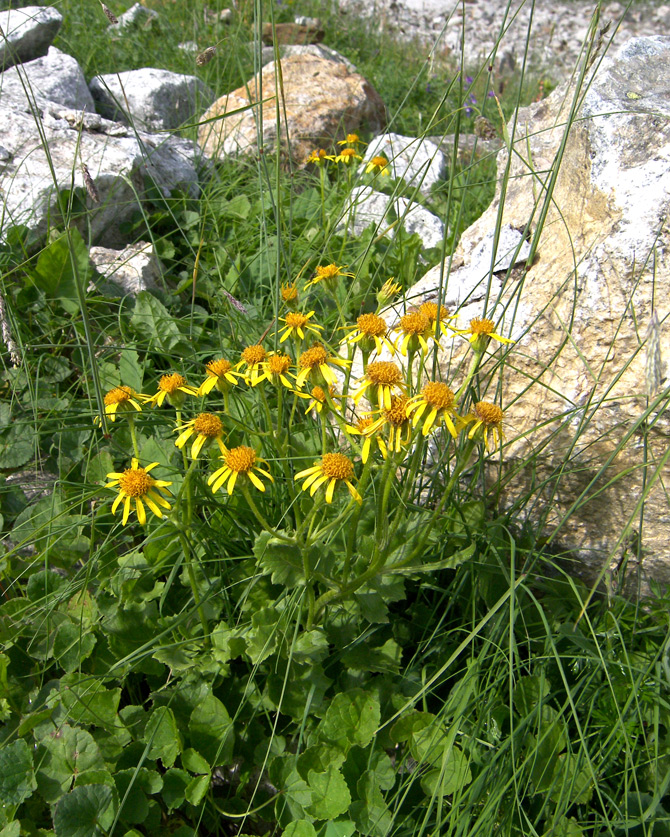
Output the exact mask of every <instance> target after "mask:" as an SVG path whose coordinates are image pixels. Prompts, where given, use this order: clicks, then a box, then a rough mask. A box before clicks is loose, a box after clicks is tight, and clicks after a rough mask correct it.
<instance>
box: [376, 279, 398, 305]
mask: <svg viewBox="0 0 670 837" xmlns="http://www.w3.org/2000/svg"><path fill="white" fill-rule="evenodd" d="M401 289H402V288H401V286H400V285H398V283H397V282H394V281H393V277H391V278H390V279H387V280H386V282H384V284H383V285H382V286H381V288H380V289H379V290H378V291H377V303H378V305H380V306H381V307H382V308H383V307H384V306H386V305H388V304H389V302H391V301H392V300H393V299H395V298H396V297H397V296H398V294H399V293H400V291H401Z"/></svg>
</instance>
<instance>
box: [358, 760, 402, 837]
mask: <svg viewBox="0 0 670 837" xmlns="http://www.w3.org/2000/svg"><path fill="white" fill-rule="evenodd" d="M356 789H357V791H358V796H359V800H358V801H356V802H354V803H353V804H352V806H351V815H352V816H353V818H354V821H355V823H356V827H357V828H358V831H359V833H360V834H365V835H369V837H385V835H387V834H388V833H389V831H390V830H391V826H392V825H393V815H392V814H391V811H390V810H389V807H388V805H387V804H386V802H385V800H384V797H383V796H382V794H381V791H380V790H379V785H378V784H377V782H376V780H375V775H374V773H373V772H371V771H366V772H365V773H363V775H362V776H361V777H360V779H359V780H358V783H357V786H356Z"/></svg>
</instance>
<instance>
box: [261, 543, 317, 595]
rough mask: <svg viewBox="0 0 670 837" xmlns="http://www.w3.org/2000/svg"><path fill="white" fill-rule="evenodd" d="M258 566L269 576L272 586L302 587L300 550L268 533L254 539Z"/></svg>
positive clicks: (302, 576) (302, 575)
mask: <svg viewBox="0 0 670 837" xmlns="http://www.w3.org/2000/svg"><path fill="white" fill-rule="evenodd" d="M253 552H254V555H255V556H256V558H257V560H258V566H259V567H260V568H261V570H263V571H264V572H266V573H269V574H270V581H271V582H272V583H273V584H281V585H282V586H283V587H298V586H300V585H304V583H305V574H304V569H303V565H302V555H301V553H300V549H299V548H298V546H297V545H295V544H289V543H286V542H285V541H281V540H279V539H278V538H275V537H273V536H272V535H271V534H270V533H269V532H261V533H260V534H259V535H257V537H256V541H255V542H254V547H253Z"/></svg>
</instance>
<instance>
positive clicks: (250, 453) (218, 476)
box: [207, 445, 274, 494]
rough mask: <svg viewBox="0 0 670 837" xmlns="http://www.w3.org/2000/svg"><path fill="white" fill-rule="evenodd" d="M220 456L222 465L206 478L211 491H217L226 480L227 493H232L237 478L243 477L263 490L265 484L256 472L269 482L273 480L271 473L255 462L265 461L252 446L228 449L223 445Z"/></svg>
mask: <svg viewBox="0 0 670 837" xmlns="http://www.w3.org/2000/svg"><path fill="white" fill-rule="evenodd" d="M222 458H223V461H224V465H223V467H222V468H219V470H218V471H214V473H213V474H212V475H211V476H210V478H209V479H208V480H207V485H211V486H212V492H216V491H218V490H219V489H220V488H221V486H222V485H223V484H224V482H227V483H228V485H227V486H226V491H227V492H228V494H232V493H233V489H234V488H235V483H236V482H237V480H238V479H242V480H244V479H245V478H248V479H249V480H250V481H251V482H252V483H253V484H254V485H255V486H256V488H257V489H258V490H259V491H265V486H264V485H263V483H262V482H261V480H260V479H259V478H258V476H257V474H262V475H263V476H264V477H267V479H269V480H270V482H274V480H273V478H272V475H271V474H270V473H269V472H268V471H266V470H265V469H264V468H260V467H259V466H258V465H257V464H256V463H257V462H265V460H264V459H261V458H260V457H259V456H258V454H257V453H256V451H255V450H254V449H253V448H249V447H247V446H246V445H240V446H239V447H236V448H230V449H228V448H225V447H224V452H223V457H222Z"/></svg>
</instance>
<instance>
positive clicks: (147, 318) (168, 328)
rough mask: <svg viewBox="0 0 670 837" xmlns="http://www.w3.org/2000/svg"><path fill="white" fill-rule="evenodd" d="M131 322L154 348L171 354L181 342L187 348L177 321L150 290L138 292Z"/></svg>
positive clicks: (144, 339)
mask: <svg viewBox="0 0 670 837" xmlns="http://www.w3.org/2000/svg"><path fill="white" fill-rule="evenodd" d="M130 324H131V325H132V327H133V328H134V329H135V331H136V333H137V334H138V335H140V336H141V337H142V340H143V341H146V342H147V343H148V344H149V346H150V347H151V348H153V349H156V348H157V349H160V350H161V351H162V352H164V353H165V354H171V353H172V352H174V351H175V350H176V349H177V348H178V347H179V345H180V344H182V348H185V346H184V343H185V341H184V338H183V337H182V334H181V332H180V331H179V327H178V326H177V324H176V322H175V321H174V320H173V318H172V317H171V316H170V314H169V312H168V310H167V308H166V307H165V306H164V305H163V303H162V302H161V301H160V300H158V299H156V297H155V296H152V295H151V294H150V293H149V291H140V292H139V293H138V294H137V297H136V298H135V309H134V311H133V315H132V317H131V318H130Z"/></svg>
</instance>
